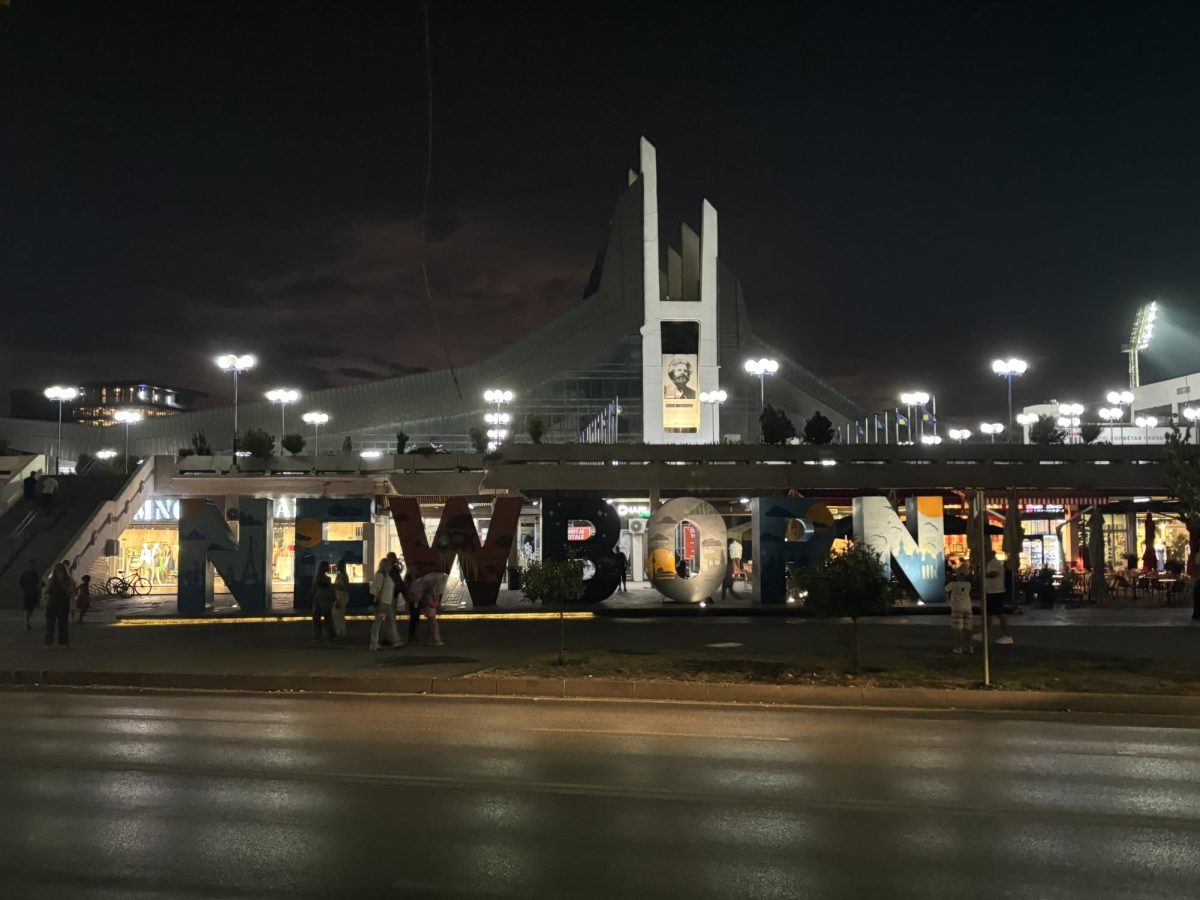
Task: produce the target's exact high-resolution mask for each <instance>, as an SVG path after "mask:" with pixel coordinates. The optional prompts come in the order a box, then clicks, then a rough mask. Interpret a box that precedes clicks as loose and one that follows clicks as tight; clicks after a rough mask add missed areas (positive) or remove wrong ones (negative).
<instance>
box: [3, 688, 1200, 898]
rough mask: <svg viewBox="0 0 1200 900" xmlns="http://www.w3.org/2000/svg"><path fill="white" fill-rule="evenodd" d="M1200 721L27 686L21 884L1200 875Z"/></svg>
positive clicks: (693, 894) (467, 885) (498, 893)
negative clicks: (1191, 724)
mask: <svg viewBox="0 0 1200 900" xmlns="http://www.w3.org/2000/svg"><path fill="white" fill-rule="evenodd" d="M1148 722H1149V724H1147V723H1148ZM1186 725H1187V723H1173V722H1169V721H1163V722H1152V721H1150V720H1142V721H1137V722H1128V721H1121V720H1099V719H1083V718H1079V717H1076V718H1061V717H1059V718H1054V717H1042V718H1028V717H1027V718H1022V719H1012V718H999V717H988V716H961V715H951V714H924V713H922V714H917V713H910V714H905V713H886V714H885V713H877V712H848V711H837V710H828V711H803V710H776V709H762V708H734V707H709V706H700V705H696V706H690V705H668V704H645V703H643V704H627V703H610V702H566V701H540V702H535V701H517V700H512V701H506V700H491V701H478V700H471V699H454V698H432V697H413V698H383V699H366V698H364V699H356V698H347V697H340V698H330V697H312V698H307V697H269V696H268V697H264V696H245V695H218V694H208V695H200V694H196V695H150V696H147V695H117V694H96V693H87V692H68V691H63V692H53V691H36V692H35V691H17V690H10V691H3V692H0V798H2V800H3V807H2V809H3V813H2V819H0V821H2V823H3V826H2V827H0V895H2V896H3V897H5V898H6V900H15V898H25V897H30V898H45V897H55V898H61V897H106V898H107V897H139V898H145V897H235V898H248V897H274V896H279V897H282V896H313V897H339V898H341V897H357V896H381V895H391V896H413V897H459V896H461V897H630V898H632V897H687V898H690V900H695V898H702V897H718V898H722V900H728V898H736V897H763V898H766V897H788V898H797V897H807V898H812V897H855V898H863V897H914V898H916V897H920V898H933V897H1053V898H1072V897H1079V898H1087V900H1098V898H1109V897H1137V898H1154V897H1195V896H1197V895H1198V894H1200V728H1198V729H1196V730H1193V729H1192V728H1189V727H1186Z"/></svg>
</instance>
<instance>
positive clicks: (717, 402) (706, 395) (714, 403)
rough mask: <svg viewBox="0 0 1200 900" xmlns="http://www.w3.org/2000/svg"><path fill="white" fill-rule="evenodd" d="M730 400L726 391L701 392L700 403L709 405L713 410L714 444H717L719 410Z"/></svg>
mask: <svg viewBox="0 0 1200 900" xmlns="http://www.w3.org/2000/svg"><path fill="white" fill-rule="evenodd" d="M728 399H729V395H728V394H727V393H725V392H724V391H721V390H717V391H701V392H700V402H701V403H707V404H708V405H710V406H711V407H712V408H713V409H712V435H713V443H714V444H715V443H717V409H718V408H719V407H720V406H721V404H722V403H724V402H725V401H726V400H728Z"/></svg>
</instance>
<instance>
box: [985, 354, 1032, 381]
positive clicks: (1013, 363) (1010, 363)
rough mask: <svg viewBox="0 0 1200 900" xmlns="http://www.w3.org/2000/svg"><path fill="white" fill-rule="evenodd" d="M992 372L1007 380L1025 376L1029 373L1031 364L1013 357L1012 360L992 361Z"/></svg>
mask: <svg viewBox="0 0 1200 900" xmlns="http://www.w3.org/2000/svg"><path fill="white" fill-rule="evenodd" d="M992 371H993V372H995V373H996V374H997V375H1001V376H1003V377H1005V378H1008V377H1011V376H1014V375H1018V376H1019V375H1024V374H1025V373H1026V372H1028V371H1029V363H1027V362H1025V360H1023V359H1017V358H1016V357H1012V358H1010V359H994V360H992Z"/></svg>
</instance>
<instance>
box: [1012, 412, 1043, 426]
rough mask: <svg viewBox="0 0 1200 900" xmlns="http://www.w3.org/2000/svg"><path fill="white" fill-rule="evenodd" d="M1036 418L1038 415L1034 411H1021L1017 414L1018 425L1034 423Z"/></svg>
mask: <svg viewBox="0 0 1200 900" xmlns="http://www.w3.org/2000/svg"><path fill="white" fill-rule="evenodd" d="M1037 420H1038V417H1037V414H1036V413H1021V414H1020V415H1018V416H1017V424H1018V425H1036V424H1037Z"/></svg>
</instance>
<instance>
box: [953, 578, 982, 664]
mask: <svg viewBox="0 0 1200 900" xmlns="http://www.w3.org/2000/svg"><path fill="white" fill-rule="evenodd" d="M946 596H947V597H948V598H949V600H950V628H951V630H953V632H954V652H955V653H974V652H975V648H974V647H973V646H971V632H972V630H973V627H972V622H971V582H969V581H968V580H967V579H966V578H965V577H963V576H962V575H955V576H954V577H953V578H952V579H951V580H950V583H949V584H948V585H946Z"/></svg>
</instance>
